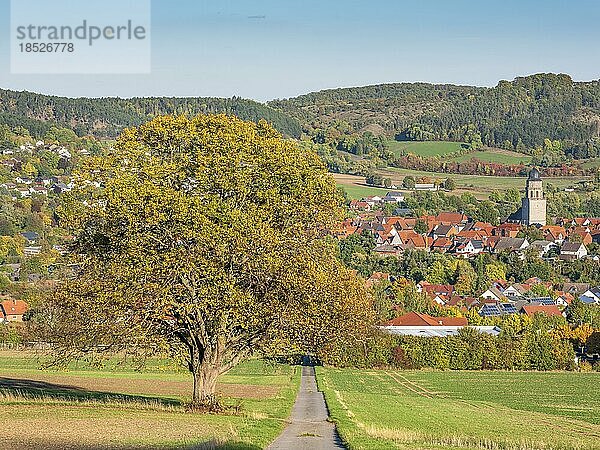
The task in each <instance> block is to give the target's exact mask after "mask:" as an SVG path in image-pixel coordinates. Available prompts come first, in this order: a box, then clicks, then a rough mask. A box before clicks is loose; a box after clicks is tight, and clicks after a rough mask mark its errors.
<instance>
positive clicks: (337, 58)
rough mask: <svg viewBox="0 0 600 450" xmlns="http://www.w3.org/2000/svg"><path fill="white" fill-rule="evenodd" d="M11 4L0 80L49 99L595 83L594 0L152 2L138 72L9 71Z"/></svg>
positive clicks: (5, 13)
mask: <svg viewBox="0 0 600 450" xmlns="http://www.w3.org/2000/svg"><path fill="white" fill-rule="evenodd" d="M86 1H90V0H86ZM51 2H52V0H48V3H51ZM9 3H10V2H9V0H0V33H1V36H2V37H1V38H0V87H2V88H9V89H17V90H30V91H34V92H41V93H47V94H56V95H65V96H71V97H77V96H90V97H99V96H121V97H133V96H163V95H164V96H218V97H231V96H233V95H237V96H242V97H247V98H253V99H257V100H261V101H264V100H269V99H272V98H285V97H291V96H295V95H299V94H302V93H307V92H310V91H314V90H320V89H325V88H332V87H345V86H361V85H367V84H376V83H382V82H403V81H409V82H412V81H426V82H444V83H456V84H474V85H480V86H493V85H496V83H497V82H498V80H501V79H508V80H511V79H513V78H514V77H515V76H520V75H526V74H531V73H537V72H562V73H568V74H570V75H571V76H572V77H573V78H574V79H576V80H591V79H598V78H600V26H599V25H598V24H600V2H599V1H597V0H572V1H559V0H545V1H541V0H536V1H534V0H520V1H517V0H502V1H486V0H479V1H474V0H435V1H434V0H420V1H402V0H395V1H392V0H370V1H366V0H364V1H356V0H343V1H342V0H320V1H318V0H297V1H288V0H277V1H276V0H257V1H251V0H221V1H214V2H209V1H204V0H196V1H193V0H179V1H178V0H152V71H151V73H150V74H143V75H56V74H55V75H11V74H10V66H9V62H10V61H9V60H10V58H9V45H10V43H9V39H8V37H9V28H10V23H9V22H10V20H9V18H10V14H9Z"/></svg>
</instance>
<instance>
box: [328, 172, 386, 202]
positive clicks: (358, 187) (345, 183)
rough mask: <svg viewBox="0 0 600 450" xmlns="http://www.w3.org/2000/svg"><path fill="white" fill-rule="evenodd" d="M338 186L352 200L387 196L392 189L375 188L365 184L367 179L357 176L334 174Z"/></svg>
mask: <svg viewBox="0 0 600 450" xmlns="http://www.w3.org/2000/svg"><path fill="white" fill-rule="evenodd" d="M333 177H334V178H335V181H336V182H337V184H338V186H341V187H342V188H343V189H344V191H346V194H348V196H349V197H350V198H351V199H361V198H363V197H368V196H369V195H385V194H386V193H387V192H389V191H391V189H385V188H375V187H370V186H367V185H366V184H365V177H358V176H355V175H345V174H339V173H335V174H333Z"/></svg>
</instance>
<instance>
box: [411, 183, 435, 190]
mask: <svg viewBox="0 0 600 450" xmlns="http://www.w3.org/2000/svg"><path fill="white" fill-rule="evenodd" d="M437 190H438V187H437V186H436V185H435V184H433V183H415V191H437Z"/></svg>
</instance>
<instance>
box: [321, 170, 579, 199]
mask: <svg viewBox="0 0 600 450" xmlns="http://www.w3.org/2000/svg"><path fill="white" fill-rule="evenodd" d="M378 173H379V174H380V175H382V176H383V177H386V178H391V179H392V182H393V183H394V185H396V186H401V185H402V180H403V179H404V177H405V176H407V175H412V176H413V177H416V178H421V177H424V178H428V179H430V180H436V179H437V180H445V179H446V178H452V179H453V180H454V181H455V182H456V187H457V188H456V190H455V191H454V192H452V193H453V194H461V193H463V192H468V193H471V194H473V195H475V196H476V197H477V198H479V199H487V198H488V197H489V194H490V193H492V192H493V191H501V190H506V189H509V188H514V189H518V190H519V191H523V190H524V189H525V178H524V177H493V176H484V175H461V174H447V173H435V172H424V171H420V170H410V169H398V168H392V167H388V168H387V169H382V170H379V171H378ZM333 176H334V178H335V179H336V181H337V183H338V185H340V186H341V187H343V188H344V190H345V191H346V192H347V193H348V195H349V196H350V197H351V198H358V199H359V198H361V197H364V196H367V195H381V194H385V193H386V192H388V191H389V190H390V189H382V188H372V187H369V186H367V185H365V178H364V177H360V176H355V175H345V174H334V175H333ZM582 179H586V177H577V178H575V177H562V178H544V183H545V185H546V186H547V185H548V184H552V185H553V186H555V187H558V188H560V189H562V188H565V187H568V186H572V185H573V184H575V183H577V182H578V181H580V180H582ZM399 190H403V189H401V188H400V189H399Z"/></svg>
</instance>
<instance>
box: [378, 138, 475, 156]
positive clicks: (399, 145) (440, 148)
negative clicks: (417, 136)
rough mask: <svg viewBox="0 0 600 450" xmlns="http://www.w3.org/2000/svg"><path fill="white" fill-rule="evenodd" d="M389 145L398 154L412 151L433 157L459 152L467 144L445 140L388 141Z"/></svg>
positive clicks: (419, 154) (415, 153)
mask: <svg viewBox="0 0 600 450" xmlns="http://www.w3.org/2000/svg"><path fill="white" fill-rule="evenodd" d="M388 145H389V149H390V151H392V152H393V153H394V154H396V155H400V154H402V153H412V154H414V155H418V156H423V157H431V156H443V155H447V154H448V153H453V152H457V151H459V150H461V149H462V148H463V145H466V144H463V143H460V142H445V141H388Z"/></svg>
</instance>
